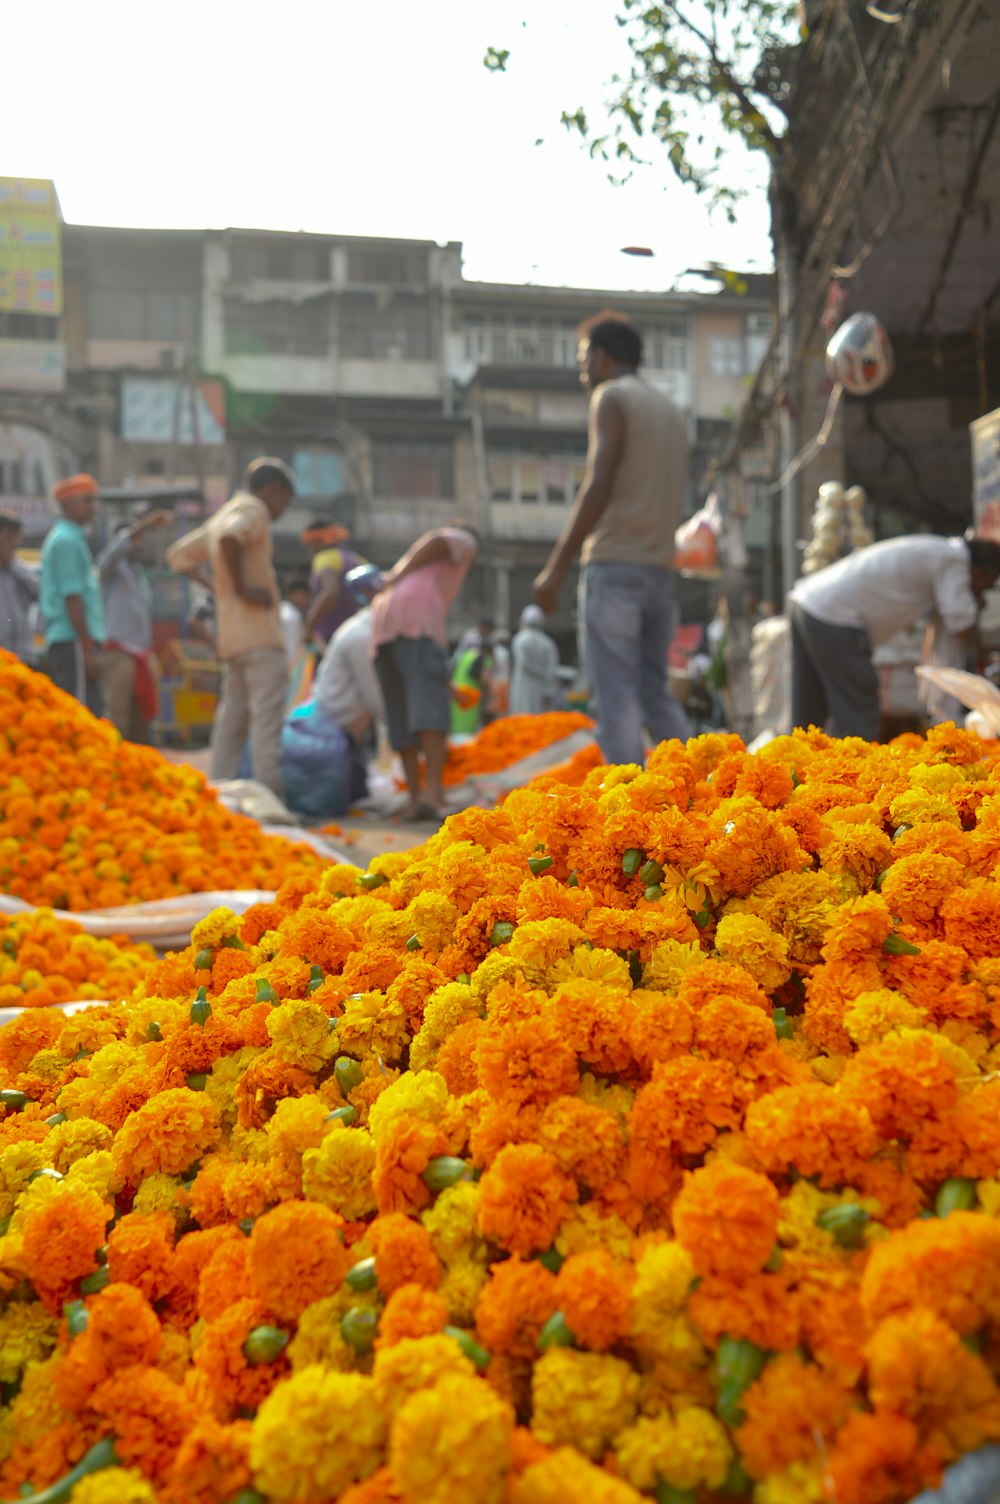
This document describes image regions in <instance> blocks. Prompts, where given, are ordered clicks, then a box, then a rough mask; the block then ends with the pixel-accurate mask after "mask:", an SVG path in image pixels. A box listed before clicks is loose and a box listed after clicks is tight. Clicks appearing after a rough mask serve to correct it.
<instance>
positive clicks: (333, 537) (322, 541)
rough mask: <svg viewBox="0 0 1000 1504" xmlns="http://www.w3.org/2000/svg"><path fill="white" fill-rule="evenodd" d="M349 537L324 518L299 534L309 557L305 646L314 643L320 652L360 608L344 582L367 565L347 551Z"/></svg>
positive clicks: (337, 523)
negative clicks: (359, 567) (363, 565)
mask: <svg viewBox="0 0 1000 1504" xmlns="http://www.w3.org/2000/svg"><path fill="white" fill-rule="evenodd" d="M349 537H350V534H349V533H348V531H347V528H346V527H342V526H341V524H340V523H339V522H330V521H329V520H328V519H327V518H325V517H314V518H313V519H312V521H311V522H310V524H309V526H308V527H307V528H306V530H305V532H304V533H303V534H302V542H303V543H304V544H305V546H306V548H308V550H309V552H310V554H311V555H312V567H311V571H310V575H309V590H310V596H311V599H310V603H309V608H308V610H307V611H306V618H305V638H306V642H316V643H317V644H318V645H319V647H320V648H321V649H322V648H325V647H326V644H327V643H328V642H329V641H330V638H331V637H332V636H333V634H334V632H336V630H337V628H338V627H339V626H340V625H341V623H342V622H345V621H347V619H348V618H349V617H351V616H353V615H354V613H355V611H357V610H359V609H360V607H361V605H362V602H361V601H360V600H359V599H358V597H357V596H356V595H355V594H354V592H353V591H352V590H351V589H350V587H349V586H347V585H345V583H344V579H345V576H346V575H347V574H348V573H349V572H350V571H351V570H352V569H357V567H358V566H359V565H360V564H366V563H367V562H368V561H367V559H363V558H362V557H361V555H360V554H358V553H355V551H354V549H353V548H349V547H348V539H349Z"/></svg>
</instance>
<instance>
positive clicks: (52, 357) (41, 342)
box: [0, 339, 66, 392]
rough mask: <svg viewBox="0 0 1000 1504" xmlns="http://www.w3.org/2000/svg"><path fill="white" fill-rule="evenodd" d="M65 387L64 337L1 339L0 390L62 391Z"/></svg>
mask: <svg viewBox="0 0 1000 1504" xmlns="http://www.w3.org/2000/svg"><path fill="white" fill-rule="evenodd" d="M65 386H66V346H65V345H64V344H63V342H62V340H61V339H0V392H61V391H63V390H64V389H65Z"/></svg>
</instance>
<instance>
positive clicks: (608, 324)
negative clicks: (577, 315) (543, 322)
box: [577, 309, 642, 369]
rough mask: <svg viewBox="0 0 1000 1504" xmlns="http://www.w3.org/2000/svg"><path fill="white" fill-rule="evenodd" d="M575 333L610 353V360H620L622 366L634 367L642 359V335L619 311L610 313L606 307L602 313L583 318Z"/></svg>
mask: <svg viewBox="0 0 1000 1504" xmlns="http://www.w3.org/2000/svg"><path fill="white" fill-rule="evenodd" d="M577 334H578V335H579V336H580V338H581V339H586V340H589V341H590V343H591V344H592V345H596V346H597V348H598V349H599V350H603V351H604V352H605V354H607V355H610V356H611V359H612V360H617V361H620V362H621V364H622V365H623V366H630V367H632V368H633V369H634V368H635V367H636V366H637V365H639V364H640V362H641V360H642V335H641V334H640V333H639V331H638V329H637V328H636V327H635V325H634V324H630V323H629V321H628V319H627V318H624V317H623V316H622V315H621V314H620V313H612V312H611V310H610V309H607V310H605V312H604V313H599V314H597V315H596V316H595V317H594V318H592V319H587V320H585V321H584V323H582V324H581V325H580V327H579V329H578V330H577Z"/></svg>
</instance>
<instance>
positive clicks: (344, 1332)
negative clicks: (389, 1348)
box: [340, 1306, 378, 1353]
mask: <svg viewBox="0 0 1000 1504" xmlns="http://www.w3.org/2000/svg"><path fill="white" fill-rule="evenodd" d="M377 1328H378V1317H377V1316H376V1314H375V1312H374V1311H369V1310H368V1309H367V1307H366V1306H351V1309H350V1310H349V1311H345V1312H344V1314H343V1316H342V1317H341V1318H340V1335H341V1336H342V1337H343V1339H344V1341H345V1342H346V1343H347V1345H348V1347H353V1348H354V1351H355V1352H358V1353H370V1352H371V1350H372V1347H373V1346H374V1344H375V1332H376V1330H377Z"/></svg>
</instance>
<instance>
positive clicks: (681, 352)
mask: <svg viewBox="0 0 1000 1504" xmlns="http://www.w3.org/2000/svg"><path fill="white" fill-rule="evenodd" d="M642 343H643V363H644V364H645V365H647V366H649V368H650V369H651V370H654V371H686V370H687V363H688V339H687V326H686V324H685V322H684V320H683V319H667V320H666V321H665V322H664V323H663V324H657V325H654V326H653V327H652V328H647V329H645V330H644V331H643V340H642Z"/></svg>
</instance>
